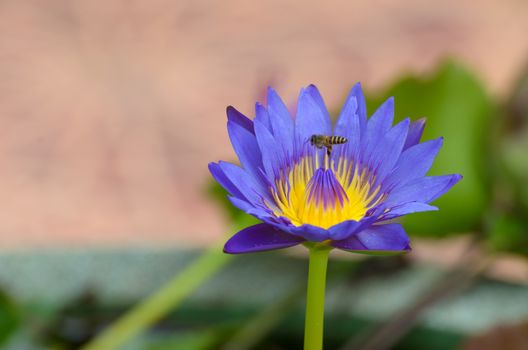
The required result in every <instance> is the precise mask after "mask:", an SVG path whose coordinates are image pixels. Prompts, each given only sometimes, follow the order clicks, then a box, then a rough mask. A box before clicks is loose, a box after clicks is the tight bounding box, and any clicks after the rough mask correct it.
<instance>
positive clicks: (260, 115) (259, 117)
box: [253, 102, 273, 133]
mask: <svg viewBox="0 0 528 350" xmlns="http://www.w3.org/2000/svg"><path fill="white" fill-rule="evenodd" d="M257 121H258V122H260V123H262V125H264V126H265V127H266V129H268V131H269V132H270V133H271V132H273V131H272V129H271V122H270V116H269V113H268V110H267V109H266V107H264V106H263V105H261V104H260V103H258V102H257V103H256V104H255V122H257ZM253 124H254V123H253Z"/></svg>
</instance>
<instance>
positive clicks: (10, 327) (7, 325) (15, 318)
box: [0, 290, 19, 344]
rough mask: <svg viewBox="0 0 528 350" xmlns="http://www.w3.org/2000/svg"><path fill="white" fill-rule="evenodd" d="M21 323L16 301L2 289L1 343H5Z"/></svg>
mask: <svg viewBox="0 0 528 350" xmlns="http://www.w3.org/2000/svg"><path fill="white" fill-rule="evenodd" d="M18 324H19V314H18V310H17V308H16V306H15V303H14V302H13V300H11V298H9V296H8V295H7V294H5V293H4V292H3V291H2V290H0V344H4V343H5V342H6V341H7V340H8V339H9V337H10V336H11V335H12V334H13V332H14V331H15V330H16V329H17V327H18Z"/></svg>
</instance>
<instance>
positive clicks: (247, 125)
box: [226, 106, 254, 134]
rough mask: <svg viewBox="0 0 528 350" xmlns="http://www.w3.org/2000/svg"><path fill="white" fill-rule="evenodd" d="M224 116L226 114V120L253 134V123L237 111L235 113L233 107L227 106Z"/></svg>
mask: <svg viewBox="0 0 528 350" xmlns="http://www.w3.org/2000/svg"><path fill="white" fill-rule="evenodd" d="M226 114H227V120H229V121H230V122H233V123H235V124H238V125H240V126H241V127H243V128H244V129H246V130H247V131H249V132H250V133H252V134H254V131H253V121H252V120H251V119H249V118H248V117H246V116H245V115H243V114H242V113H240V112H239V111H237V110H236V109H235V107H233V106H228V107H227V109H226Z"/></svg>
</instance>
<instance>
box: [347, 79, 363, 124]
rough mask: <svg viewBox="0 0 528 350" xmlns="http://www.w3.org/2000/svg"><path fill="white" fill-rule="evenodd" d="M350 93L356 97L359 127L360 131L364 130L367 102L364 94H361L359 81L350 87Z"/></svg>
mask: <svg viewBox="0 0 528 350" xmlns="http://www.w3.org/2000/svg"><path fill="white" fill-rule="evenodd" d="M350 95H351V96H355V97H356V101H357V105H358V109H357V113H358V116H359V127H360V130H361V132H364V131H365V130H366V128H367V103H366V101H365V96H364V95H363V90H362V89H361V84H360V83H356V85H354V87H352V90H351V91H350Z"/></svg>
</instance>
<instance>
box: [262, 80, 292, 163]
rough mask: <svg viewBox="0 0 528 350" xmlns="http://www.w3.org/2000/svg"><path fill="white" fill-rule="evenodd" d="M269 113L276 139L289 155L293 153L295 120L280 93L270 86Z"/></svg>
mask: <svg viewBox="0 0 528 350" xmlns="http://www.w3.org/2000/svg"><path fill="white" fill-rule="evenodd" d="M268 114H269V117H270V122H271V127H272V129H273V136H274V137H275V140H276V141H277V142H278V143H279V144H281V145H282V148H283V152H284V153H285V155H286V156H287V157H290V156H292V155H293V140H294V122H293V118H292V117H291V115H290V112H289V111H288V108H286V105H284V102H282V100H281V98H280V97H279V95H278V94H277V93H276V92H275V90H273V89H272V88H268Z"/></svg>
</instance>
